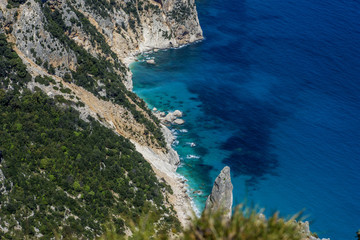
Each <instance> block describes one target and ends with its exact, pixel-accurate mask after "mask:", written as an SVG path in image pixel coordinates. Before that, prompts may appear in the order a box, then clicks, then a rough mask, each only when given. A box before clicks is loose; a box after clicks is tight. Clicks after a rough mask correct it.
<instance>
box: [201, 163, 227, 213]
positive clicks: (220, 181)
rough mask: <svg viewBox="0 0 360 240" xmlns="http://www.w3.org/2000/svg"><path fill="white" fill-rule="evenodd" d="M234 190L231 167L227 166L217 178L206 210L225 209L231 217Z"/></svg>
mask: <svg viewBox="0 0 360 240" xmlns="http://www.w3.org/2000/svg"><path fill="white" fill-rule="evenodd" d="M232 190H233V185H232V183H231V176H230V168H229V167H228V166H226V167H224V168H223V169H222V170H221V172H220V174H219V176H217V178H216V179H215V182H214V186H213V189H212V191H211V194H210V195H209V197H208V199H207V200H206V205H205V211H218V210H223V211H224V212H225V213H226V214H227V216H228V217H229V218H230V217H231V212H232V209H231V208H232V204H233V193H232Z"/></svg>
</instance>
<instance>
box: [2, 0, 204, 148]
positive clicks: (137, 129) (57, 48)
mask: <svg viewBox="0 0 360 240" xmlns="http://www.w3.org/2000/svg"><path fill="white" fill-rule="evenodd" d="M0 10H1V14H0V20H1V22H0V24H1V29H2V30H4V31H5V32H6V33H7V37H8V40H9V41H11V42H13V43H14V49H15V50H16V52H17V53H18V54H19V56H20V57H21V58H22V59H23V61H24V62H25V63H26V64H27V66H28V68H29V69H28V70H29V71H30V73H31V74H32V75H33V77H34V78H35V77H36V76H49V77H51V78H53V79H54V80H55V82H53V83H50V84H49V85H46V88H45V87H44V84H41V83H39V82H37V81H33V82H32V83H30V84H29V88H33V87H34V86H37V87H40V88H42V89H43V90H44V91H46V93H47V94H48V95H53V96H55V95H62V96H63V97H64V98H65V99H69V100H71V99H74V98H76V99H78V101H79V102H81V103H84V104H85V107H83V108H78V110H80V111H81V112H83V115H84V116H85V117H86V116H88V115H91V116H94V117H95V118H97V119H98V120H99V121H101V122H103V124H105V125H107V126H110V127H113V128H115V129H116V130H118V132H119V133H120V134H122V135H124V136H126V137H129V138H131V139H132V140H134V141H135V142H138V143H140V144H141V145H147V146H149V147H151V148H152V149H156V151H159V150H161V149H162V150H161V151H164V149H165V147H166V143H165V142H164V141H163V139H164V138H163V137H161V135H162V134H161V128H160V126H159V123H158V122H157V121H156V118H155V117H153V116H152V114H151V112H150V111H148V109H147V108H146V106H145V104H144V102H143V101H142V100H141V99H139V98H138V97H137V96H135V95H134V94H132V93H131V92H129V91H128V90H131V89H132V82H131V72H130V71H129V69H128V67H127V65H128V63H129V61H131V59H132V58H133V57H134V56H135V55H136V54H138V53H140V52H142V51H147V50H150V49H154V48H168V47H177V46H180V45H183V44H187V43H191V42H194V41H197V40H200V39H202V31H201V28H200V24H199V21H198V17H197V12H196V6H195V2H194V0H189V1H187V0H186V1H183V0H165V1H164V0H157V1H153V0H136V1H135V0H130V1H120V0H111V1H107V0H100V1H94V0H77V1H75V0H73V1H65V0H63V1H58V0H57V1H55V0H48V1H36V0H27V1H26V0H9V1H6V0H1V1H0ZM40 85H42V86H40ZM64 86H65V87H66V88H64ZM61 89H69V90H65V91H64V90H63V91H60V90H61ZM79 91H81V92H83V93H85V94H83V95H82V96H83V97H82V98H81V97H80V96H75V93H76V92H79ZM89 99H94V101H95V102H94V101H91V102H89V101H87V100H89ZM96 99H100V100H104V101H108V102H109V104H102V103H101V102H98V101H97V100H96ZM110 103H112V104H115V105H118V106H119V107H120V108H121V109H120V110H119V111H116V112H117V113H120V114H115V115H117V116H114V115H113V114H110V113H111V112H113V109H114V108H118V107H117V106H114V107H113V106H112V105H111V104H110ZM81 105H82V104H81ZM90 105H97V107H91V106H90ZM104 105H107V106H104ZM98 106H102V107H98ZM99 109H102V110H101V111H98V110H99ZM117 123H118V124H117ZM126 123H130V124H126Z"/></svg>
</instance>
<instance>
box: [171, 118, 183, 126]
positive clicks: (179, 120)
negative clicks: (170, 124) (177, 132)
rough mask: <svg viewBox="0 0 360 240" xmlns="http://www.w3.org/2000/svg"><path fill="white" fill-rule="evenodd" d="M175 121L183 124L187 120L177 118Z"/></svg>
mask: <svg viewBox="0 0 360 240" xmlns="http://www.w3.org/2000/svg"><path fill="white" fill-rule="evenodd" d="M174 123H175V124H178V125H182V124H184V123H185V121H184V120H182V119H176V120H175V121H174Z"/></svg>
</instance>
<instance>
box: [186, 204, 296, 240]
mask: <svg viewBox="0 0 360 240" xmlns="http://www.w3.org/2000/svg"><path fill="white" fill-rule="evenodd" d="M183 239H185V240H195V239H196V240H205V239H206V240H215V239H224V240H225V239H234V240H235V239H239V240H300V239H302V234H301V231H300V227H299V225H298V224H297V223H296V222H295V217H293V218H291V219H289V220H286V219H284V218H280V217H279V214H278V213H275V214H273V215H272V216H271V217H270V218H268V219H265V218H264V217H263V216H262V215H259V214H258V213H257V212H256V211H255V210H249V209H243V208H241V207H237V209H236V210H235V211H234V214H233V216H232V217H231V219H230V220H228V219H226V217H224V215H223V214H222V213H221V212H216V213H208V212H205V213H204V214H203V215H202V216H201V217H200V218H197V219H195V220H194V222H193V223H192V224H191V226H190V228H189V229H188V230H186V231H185V232H184V237H183Z"/></svg>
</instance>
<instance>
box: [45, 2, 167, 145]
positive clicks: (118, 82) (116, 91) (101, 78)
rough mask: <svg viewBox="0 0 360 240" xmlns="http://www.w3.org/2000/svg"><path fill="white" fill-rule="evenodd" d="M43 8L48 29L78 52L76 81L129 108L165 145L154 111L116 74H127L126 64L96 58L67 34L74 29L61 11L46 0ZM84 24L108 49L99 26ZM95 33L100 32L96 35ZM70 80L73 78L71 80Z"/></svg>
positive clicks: (157, 141) (95, 92)
mask: <svg viewBox="0 0 360 240" xmlns="http://www.w3.org/2000/svg"><path fill="white" fill-rule="evenodd" d="M42 9H43V12H44V15H45V17H46V20H47V24H46V29H47V31H49V32H50V33H51V34H52V35H53V36H54V37H56V38H57V39H59V40H60V41H61V42H62V43H63V44H64V45H66V46H68V47H69V48H70V49H71V50H72V51H73V52H74V53H75V54H76V57H77V64H78V67H77V70H76V72H72V81H73V82H74V83H75V84H77V85H79V86H81V87H83V88H85V89H87V90H88V91H90V92H91V93H93V94H95V95H96V96H97V97H99V98H102V99H104V100H110V101H112V102H115V103H117V104H119V105H122V106H124V107H126V108H127V109H129V111H130V112H131V113H132V115H133V116H134V118H135V120H136V121H138V122H139V123H141V124H144V126H145V127H146V128H147V129H148V131H149V132H150V133H152V135H153V136H149V140H150V141H151V142H153V143H154V144H156V145H158V146H160V147H163V148H164V147H165V146H166V144H165V140H164V138H163V135H162V133H161V130H160V128H159V126H158V124H159V121H158V119H157V118H156V117H154V116H153V115H152V114H151V111H150V110H149V109H148V108H147V107H146V105H145V102H144V101H143V100H141V99H140V98H139V97H137V96H136V94H134V93H132V92H129V91H128V90H127V89H126V88H125V86H124V84H123V82H122V79H121V77H119V75H118V74H117V73H116V71H118V72H122V73H123V76H124V74H125V72H126V69H125V67H124V66H123V65H122V63H121V62H120V61H119V60H118V59H117V58H116V59H114V63H111V62H110V61H108V60H106V59H105V58H104V57H99V58H95V57H93V56H92V55H91V54H90V53H88V52H87V51H86V50H85V49H83V48H82V47H80V46H78V45H77V44H76V43H75V42H74V41H73V40H71V39H70V38H69V37H68V36H66V35H65V34H64V33H65V32H67V31H70V30H71V29H70V27H67V26H66V25H65V23H64V21H63V19H62V15H61V13H60V12H59V11H58V10H54V11H51V10H50V8H49V7H48V6H47V4H46V3H44V4H43V8H42ZM82 16H83V15H80V13H79V17H80V19H82ZM82 24H85V25H86V26H87V29H88V33H89V34H91V36H93V38H94V39H98V40H96V41H100V44H102V45H104V46H107V47H104V48H108V45H107V44H106V42H103V41H102V40H101V39H103V37H100V35H98V34H99V33H98V32H97V31H96V29H95V27H93V26H92V25H91V24H90V23H86V21H85V20H83V21H82ZM89 24H90V25H89ZM95 32H97V33H98V34H95ZM109 51H110V50H109ZM111 55H113V54H111ZM67 81H71V80H70V79H67ZM98 82H100V83H102V85H101V86H99V84H98ZM103 89H105V90H106V98H105V97H101V96H100V95H99V92H101V91H102V90H103ZM128 98H130V99H131V100H132V101H133V102H134V103H136V104H137V105H138V106H140V107H141V108H142V109H143V111H145V112H147V113H148V115H149V116H150V117H151V119H152V121H151V120H149V119H148V118H147V117H146V116H145V115H144V114H143V113H141V112H140V111H138V110H137V109H136V105H135V104H133V103H131V102H130V101H129V99H128Z"/></svg>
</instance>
